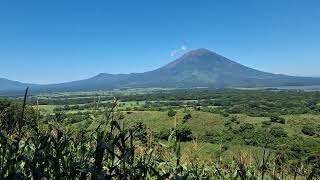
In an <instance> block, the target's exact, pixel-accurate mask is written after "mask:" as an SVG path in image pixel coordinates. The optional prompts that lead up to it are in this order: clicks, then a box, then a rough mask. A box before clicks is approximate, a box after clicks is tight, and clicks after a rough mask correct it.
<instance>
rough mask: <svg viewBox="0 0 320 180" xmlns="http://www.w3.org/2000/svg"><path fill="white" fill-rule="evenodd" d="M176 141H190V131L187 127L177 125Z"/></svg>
mask: <svg viewBox="0 0 320 180" xmlns="http://www.w3.org/2000/svg"><path fill="white" fill-rule="evenodd" d="M177 139H178V140H179V141H182V142H186V141H192V139H193V137H192V131H191V129H190V127H189V126H186V125H184V124H179V125H178V126H177Z"/></svg>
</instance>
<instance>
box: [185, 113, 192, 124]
mask: <svg viewBox="0 0 320 180" xmlns="http://www.w3.org/2000/svg"><path fill="white" fill-rule="evenodd" d="M191 118H192V116H191V114H190V113H187V114H186V115H184V117H183V123H186V122H187V121H189V120H190V119H191Z"/></svg>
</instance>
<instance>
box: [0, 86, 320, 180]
mask: <svg viewBox="0 0 320 180" xmlns="http://www.w3.org/2000/svg"><path fill="white" fill-rule="evenodd" d="M179 93H181V94H183V95H185V96H180V95H179ZM268 93H269V94H271V95H270V96H269V95H268ZM118 95H119V97H122V98H124V99H126V98H127V99H126V100H122V101H120V102H117V101H108V102H106V101H102V100H101V99H102V98H101V97H100V98H97V99H96V101H94V102H93V103H92V102H90V103H88V104H71V103H70V104H69V103H66V104H69V105H67V106H66V105H57V106H50V109H51V110H46V111H43V110H41V106H40V108H39V107H38V106H37V105H36V104H33V105H34V106H33V107H31V106H26V107H25V108H24V110H25V114H24V115H23V116H21V115H22V109H23V108H22V107H23V105H22V104H21V103H18V102H17V101H10V100H0V127H1V132H0V133H1V134H0V140H1V141H0V142H1V144H0V152H1V155H0V168H1V172H0V179H4V178H14V177H15V178H20V179H22V178H27V179H29V178H34V179H41V178H52V179H59V178H60V179H61V178H62V179H63V178H67V179H74V178H76V179H86V178H91V179H110V178H115V179H165V178H167V179H184V178H188V179H206V178H207V179H261V178H262V179H263V178H264V179H284V178H286V179H294V178H299V179H312V178H315V179H316V178H319V176H320V164H319V162H320V139H319V134H320V133H319V132H320V123H319V122H316V120H305V121H301V120H295V119H296V118H298V117H299V116H300V115H301V114H302V112H301V113H291V110H290V109H291V108H292V107H293V106H295V108H296V107H304V108H306V109H308V110H307V111H306V112H307V113H309V114H311V115H309V116H310V117H311V118H314V117H317V116H318V113H319V112H318V109H317V108H318V104H319V102H320V99H318V98H319V97H317V95H318V93H317V92H291V91H290V92H274V91H236V90H226V91H220V90H219V91H217V90H216V91H203V90H195V91H168V92H156V93H146V94H132V95H128V94H126V95H124V94H118ZM213 96H215V97H213ZM283 96H286V97H290V98H287V99H286V98H283ZM191 97H193V99H191ZM235 97H237V98H235ZM80 98H82V97H80ZM141 98H145V99H144V101H142V100H143V99H141ZM153 98H158V99H157V100H153ZM175 98H176V99H175ZM188 98H189V99H188ZM18 99H19V98H18ZM275 99H278V100H277V101H276V100H275ZM20 100H21V99H20ZM47 100H48V101H50V98H47ZM224 100H225V101H226V102H228V103H226V104H224V103H220V104H219V105H218V104H212V103H215V102H218V101H219V102H222V101H224ZM228 100H229V101H228ZM271 100H273V101H271ZM41 101H42V100H41V98H39V102H41ZM65 101H66V102H67V101H68V98H66V99H65ZM251 101H256V102H257V103H256V104H255V106H252V108H253V107H255V108H253V109H251V108H249V107H251V106H250V104H251V103H252V102H251ZM269 101H270V103H269V104H267V105H266V106H268V108H267V109H265V107H264V114H265V115H266V116H264V117H259V118H258V117H251V116H253V113H252V112H253V110H254V109H256V110H257V111H258V112H259V111H261V110H262V109H260V108H261V106H262V105H261V103H262V102H269ZM286 101H287V102H286ZM288 101H290V102H301V103H295V104H294V105H293V106H283V107H281V108H280V107H278V106H281V105H284V104H288ZM72 102H73V101H72ZM305 102H310V103H305ZM311 102H312V103H311ZM28 103H29V104H32V103H35V101H33V99H31V100H30V101H28ZM241 104H243V105H244V106H245V107H246V108H244V109H243V112H240V113H239V112H230V111H229V109H230V108H232V107H233V106H238V105H241ZM262 104H264V103H262ZM271 104H277V105H275V106H271ZM289 104H290V103H289ZM278 108H280V109H278ZM281 112H285V113H281ZM144 114H145V116H144ZM244 114H247V115H250V116H246V115H244ZM256 115H257V116H262V114H259V113H258V114H256ZM284 115H285V116H284ZM302 115H303V114H302ZM153 116H154V117H156V118H158V119H156V120H152V118H154V117H153ZM306 117H307V116H306ZM313 121H314V122H313ZM310 122H311V123H312V124H310ZM307 123H309V124H307ZM19 127H21V129H20V128H19ZM203 143H206V144H210V145H215V146H216V147H217V149H216V150H212V149H210V151H209V153H210V154H211V155H210V157H205V156H204V154H202V153H199V152H201V151H202V150H201V149H202V148H204V146H202V145H201V144H203ZM186 145H188V147H185V146H186ZM234 147H248V148H254V149H255V151H250V150H244V151H235V150H232V149H233V148H234ZM227 152H228V153H232V154H229V158H228V157H227V156H226V153H227Z"/></svg>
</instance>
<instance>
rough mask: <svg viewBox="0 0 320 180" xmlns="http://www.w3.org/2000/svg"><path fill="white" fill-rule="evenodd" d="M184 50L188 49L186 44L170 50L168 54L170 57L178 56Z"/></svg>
mask: <svg viewBox="0 0 320 180" xmlns="http://www.w3.org/2000/svg"><path fill="white" fill-rule="evenodd" d="M186 50H188V48H187V46H185V45H182V46H181V47H180V48H179V49H174V50H172V51H171V53H170V56H171V57H175V56H178V55H179V54H181V53H183V52H184V51H186Z"/></svg>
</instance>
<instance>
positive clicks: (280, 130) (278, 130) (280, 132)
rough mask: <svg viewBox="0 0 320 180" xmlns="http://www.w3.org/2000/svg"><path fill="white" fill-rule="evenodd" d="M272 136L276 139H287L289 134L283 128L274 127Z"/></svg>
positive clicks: (271, 131) (271, 132)
mask: <svg viewBox="0 0 320 180" xmlns="http://www.w3.org/2000/svg"><path fill="white" fill-rule="evenodd" d="M270 134H271V135H272V136H273V137H275V138H281V137H287V136H288V133H287V132H286V131H285V130H284V129H283V128H282V127H272V128H271V130H270Z"/></svg>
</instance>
